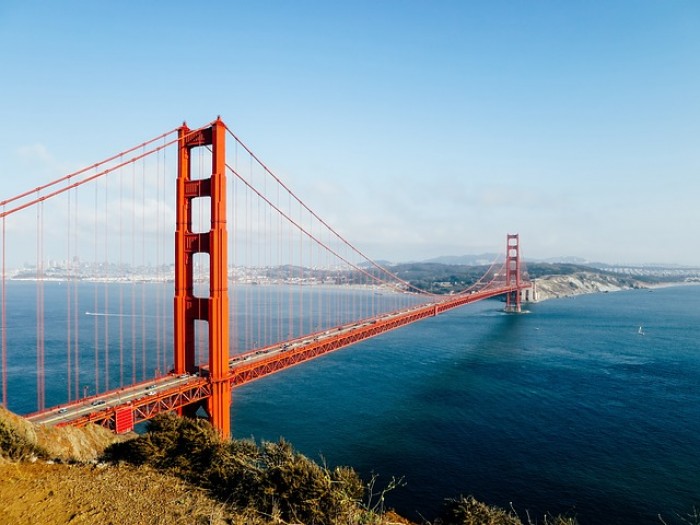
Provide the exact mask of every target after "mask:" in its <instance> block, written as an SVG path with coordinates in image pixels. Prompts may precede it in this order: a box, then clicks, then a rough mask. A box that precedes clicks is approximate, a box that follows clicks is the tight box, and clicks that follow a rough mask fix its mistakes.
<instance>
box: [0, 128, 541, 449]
mask: <svg viewBox="0 0 700 525" xmlns="http://www.w3.org/2000/svg"><path fill="white" fill-rule="evenodd" d="M227 139H228V142H229V143H230V145H232V147H230V146H229V149H228V151H227V149H226V148H227ZM175 173H177V179H176V184H172V180H173V174H175ZM0 208H1V212H0V218H1V219H2V261H1V264H2V278H1V282H0V289H1V290H0V293H1V303H2V314H1V320H0V323H1V326H0V328H1V334H0V335H1V340H2V358H1V362H0V367H1V368H2V378H1V380H2V404H3V405H4V406H5V407H7V408H9V409H11V410H14V411H17V412H20V413H29V415H28V416H27V417H28V418H29V419H30V420H31V421H34V422H38V423H43V424H52V425H78V426H80V425H85V424H87V423H91V422H92V423H98V424H101V425H104V426H107V427H108V428H110V429H112V430H114V431H115V432H125V431H128V430H131V429H132V428H133V427H134V425H135V424H137V423H139V422H141V421H145V420H148V419H150V418H152V417H154V416H155V415H156V414H158V413H160V412H164V411H175V412H177V413H179V414H181V415H187V416H196V415H204V416H205V417H208V418H209V420H210V421H211V422H212V424H213V425H214V426H215V427H216V428H217V429H218V430H219V431H220V432H221V433H222V435H224V436H228V435H229V433H230V426H231V422H230V403H231V390H232V388H235V387H238V386H241V385H243V384H246V383H248V382H250V381H253V380H255V379H259V378H261V377H264V376H267V375H270V374H273V373H275V372H279V371H281V370H284V369H286V368H289V367H291V366H294V365H297V364H300V363H303V362H305V361H308V360H310V359H313V358H315V357H318V356H321V355H324V354H327V353H329V352H332V351H334V350H338V349H340V348H344V347H346V346H349V345H352V344H354V343H357V342H360V341H363V340H365V339H368V338H370V337H375V336H377V335H380V334H383V333H385V332H387V331H389V330H394V329H396V328H400V327H403V326H406V325H408V324H411V323H414V322H416V321H419V320H422V319H425V318H427V317H432V316H435V315H438V314H441V313H443V312H445V311H447V310H450V309H453V308H456V307H459V306H462V305H465V304H469V303H473V302H476V301H480V300H483V299H488V298H491V297H495V296H505V308H506V311H509V312H519V311H520V305H521V298H522V296H523V295H524V294H527V293H529V289H530V283H529V282H528V280H527V276H526V272H525V270H524V267H523V266H522V263H521V257H520V245H519V238H518V236H517V235H508V236H507V240H506V250H505V257H504V258H502V259H499V260H496V261H494V262H493V264H492V265H491V266H490V267H488V268H485V269H484V273H483V276H482V277H481V278H480V279H479V280H478V281H476V282H475V284H473V285H471V286H470V287H469V288H467V289H465V290H464V291H462V292H461V293H457V294H451V295H435V294H430V293H427V292H425V291H423V290H421V289H419V288H417V287H415V286H413V285H411V284H410V283H409V282H407V281H406V280H404V279H402V278H401V276H400V275H396V274H394V273H392V272H391V271H389V270H387V269H386V268H384V267H383V266H381V265H379V264H377V263H376V262H374V261H372V260H370V259H369V258H368V257H366V256H365V255H364V254H363V253H362V252H361V251H360V250H358V249H357V248H356V247H355V246H354V245H352V244H351V243H350V242H348V241H347V240H346V239H345V238H344V237H343V236H342V235H340V234H339V233H337V232H336V231H335V230H334V229H333V228H331V227H330V226H329V225H328V224H327V223H326V222H325V221H324V220H322V219H321V218H320V217H319V216H318V215H317V214H316V213H314V212H313V211H312V210H311V208H309V207H308V206H307V205H306V204H305V203H304V202H303V201H302V200H301V199H300V198H299V197H297V195H296V194H295V193H294V192H292V191H291V190H290V188H289V187H287V186H286V185H285V184H284V183H283V182H282V181H281V180H280V179H279V178H278V177H277V176H276V175H275V174H274V173H273V172H272V171H271V170H270V169H268V167H267V166H266V165H265V164H263V163H262V162H261V161H260V159H259V158H258V157H257V156H256V155H255V154H254V153H253V152H252V151H251V150H250V149H249V148H248V147H247V146H246V145H245V144H243V143H242V142H241V141H240V140H239V138H238V137H237V136H236V135H235V134H234V133H232V132H231V130H230V129H229V128H228V127H227V126H226V125H225V124H224V122H223V121H221V120H220V119H217V120H216V121H215V122H213V123H211V124H209V125H207V126H205V127H203V128H199V129H189V128H188V127H187V126H186V125H184V124H183V126H181V127H179V128H177V129H174V130H171V131H169V132H167V133H164V134H163V135H160V136H158V137H156V138H154V139H151V140H149V141H146V142H144V143H142V144H140V145H138V146H136V147H134V148H131V149H128V150H126V151H123V152H121V153H119V154H118V155H115V156H112V157H110V158H108V159H106V160H104V161H102V162H99V163H97V164H94V165H91V166H89V167H87V168H84V169H81V170H78V171H74V172H71V173H70V174H68V175H65V176H63V177H60V178H58V179H56V180H54V181H53V182H50V183H48V184H44V185H42V186H39V187H37V188H34V189H33V190H30V191H27V192H25V193H22V194H20V195H17V196H16V197H13V198H10V199H7V200H4V201H2V202H0ZM173 227H174V229H175V235H174V237H173V234H172V232H173ZM229 228H230V230H229ZM230 284H232V285H231V287H230V288H229V285H230ZM34 391H35V392H36V397H34V395H33V394H30V395H28V392H34Z"/></svg>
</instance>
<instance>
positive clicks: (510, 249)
mask: <svg viewBox="0 0 700 525" xmlns="http://www.w3.org/2000/svg"><path fill="white" fill-rule="evenodd" d="M519 243H520V238H519V235H518V234H517V233H516V234H510V233H509V234H508V236H507V240H506V286H515V290H513V291H512V292H508V293H507V294H506V312H511V313H520V311H521V306H520V300H521V297H520V244H519Z"/></svg>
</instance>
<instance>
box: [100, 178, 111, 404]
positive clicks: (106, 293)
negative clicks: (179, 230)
mask: <svg viewBox="0 0 700 525" xmlns="http://www.w3.org/2000/svg"><path fill="white" fill-rule="evenodd" d="M104 181H105V201H104V221H105V231H104V239H102V240H103V241H104V254H103V264H104V271H105V272H109V271H110V268H109V266H110V261H109V255H108V246H109V217H108V213H107V210H109V177H105V178H104ZM105 277H107V275H105ZM104 305H105V306H104V316H103V318H104V321H105V322H104V349H105V350H104V370H105V371H104V375H105V380H104V390H109V314H110V311H109V280H108V279H106V278H105V281H104Z"/></svg>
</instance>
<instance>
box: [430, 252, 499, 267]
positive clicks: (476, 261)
mask: <svg viewBox="0 0 700 525" xmlns="http://www.w3.org/2000/svg"><path fill="white" fill-rule="evenodd" d="M498 257H499V255H498V254H496V253H482V254H478V255H442V256H440V257H435V258H433V259H428V260H426V261H421V262H424V263H437V264H452V265H466V266H483V265H486V264H491V263H492V262H493V261H494V260H495V259H497V258H498Z"/></svg>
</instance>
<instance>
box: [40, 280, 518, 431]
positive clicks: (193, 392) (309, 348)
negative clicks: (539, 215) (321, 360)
mask: <svg viewBox="0 0 700 525" xmlns="http://www.w3.org/2000/svg"><path fill="white" fill-rule="evenodd" d="M529 286H530V285H529V283H526V284H521V285H520V288H519V289H525V288H528V287H529ZM516 289H517V288H516V287H512V286H511V287H507V288H497V289H491V290H482V291H478V292H473V293H471V294H466V295H454V296H448V297H446V298H445V299H443V300H441V301H438V302H433V303H428V304H422V305H418V306H414V307H411V308H406V309H403V310H399V311H395V312H390V313H386V314H381V315H379V316H377V317H373V318H368V319H364V320H361V321H358V322H357V323H354V324H346V325H341V326H337V327H335V328H331V329H329V330H325V331H323V332H318V333H314V334H310V335H307V336H304V337H301V338H297V339H293V340H290V341H285V342H282V343H277V344H275V345H272V346H268V347H265V348H260V349H255V350H252V351H250V352H246V353H244V354H239V355H236V356H234V357H232V358H230V359H229V373H228V380H229V382H230V383H231V386H232V387H233V388H235V387H239V386H241V385H244V384H246V383H249V382H251V381H254V380H256V379H260V378H262V377H265V376H268V375H270V374H274V373H276V372H279V371H281V370H285V369H287V368H290V367H292V366H295V365H298V364H300V363H304V362H306V361H309V360H311V359H314V358H316V357H319V356H321V355H324V354H327V353H329V352H333V351H335V350H339V349H341V348H345V347H347V346H350V345H352V344H355V343H358V342H360V341H364V340H365V339H369V338H371V337H376V336H378V335H381V334H383V333H386V332H388V331H390V330H394V329H396V328H400V327H402V326H406V325H408V324H411V323H414V322H417V321H420V320H422V319H425V318H427V317H433V316H436V315H438V314H440V313H443V312H446V311H448V310H451V309H453V308H457V307H459V306H463V305H466V304H469V303H474V302H477V301H481V300H484V299H488V298H491V297H495V296H498V295H503V294H505V293H508V292H513V291H516ZM210 395H211V383H210V381H209V378H208V370H207V367H206V366H204V367H202V368H201V370H200V372H199V373H198V374H196V375H188V374H183V375H180V376H174V375H168V376H165V377H161V378H157V379H154V380H150V381H145V382H141V383H137V384H135V385H131V386H128V387H124V388H120V389H116V390H111V391H108V392H104V393H102V394H99V395H97V396H93V397H90V398H86V399H82V400H79V401H76V402H74V403H69V404H66V405H63V406H60V407H53V408H50V409H47V410H44V411H41V412H36V413H33V414H30V415H28V416H27V419H28V420H29V421H32V422H34V423H41V424H46V425H57V426H65V425H73V426H83V425H86V424H88V423H97V424H100V425H103V426H105V427H107V428H110V429H112V430H115V431H120V427H121V429H124V430H130V429H131V428H132V427H133V425H134V424H136V423H140V422H142V421H146V420H148V419H151V418H153V417H154V416H155V415H157V414H159V413H161V412H169V411H173V410H177V409H179V408H182V407H184V406H187V405H191V404H193V403H198V402H202V401H204V400H206V399H207V398H208V397H209V396H210ZM122 420H123V421H125V423H122V424H121V425H120V423H119V422H120V421H122Z"/></svg>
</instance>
